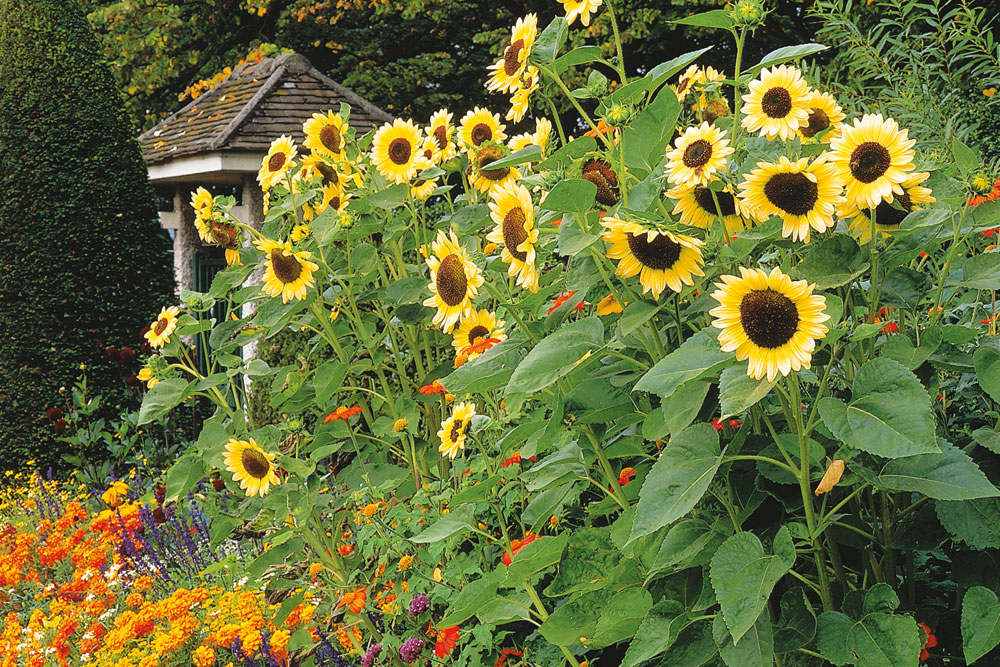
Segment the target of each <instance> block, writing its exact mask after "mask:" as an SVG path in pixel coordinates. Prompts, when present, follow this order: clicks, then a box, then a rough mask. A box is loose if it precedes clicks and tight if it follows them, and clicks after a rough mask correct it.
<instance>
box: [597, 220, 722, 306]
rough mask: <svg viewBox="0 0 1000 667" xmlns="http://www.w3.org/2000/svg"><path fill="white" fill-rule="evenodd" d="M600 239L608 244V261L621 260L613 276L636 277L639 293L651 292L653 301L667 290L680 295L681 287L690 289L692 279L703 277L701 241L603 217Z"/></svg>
mask: <svg viewBox="0 0 1000 667" xmlns="http://www.w3.org/2000/svg"><path fill="white" fill-rule="evenodd" d="M601 224H602V225H603V226H604V227H605V228H606V229H605V230H604V232H602V233H601V238H603V239H604V240H605V241H606V242H608V243H609V244H611V248H609V249H608V258H609V259H617V260H620V261H619V262H618V268H617V269H615V274H616V275H618V276H621V277H622V278H631V277H632V276H634V275H636V274H639V282H640V283H641V284H642V292H643V294H645V293H646V292H652V293H653V298H654V299H659V298H660V293H661V292H663V290H664V289H666V288H667V287H670V289H672V290H673V291H675V292H680V291H681V283H685V284H687V285H693V284H694V283H693V281H692V279H691V276H693V275H694V276H703V275H705V274H704V273H702V270H701V268H700V266H699V265H701V264H704V260H703V259H702V257H701V246H702V245H704V244H703V243H702V242H701V241H699V240H698V239H696V238H692V237H690V236H683V235H681V234H674V233H672V232H668V231H664V230H659V229H649V228H646V227H643V226H642V225H640V224H638V223H635V222H626V221H625V220H620V219H618V218H612V217H606V218H604V219H603V220H601Z"/></svg>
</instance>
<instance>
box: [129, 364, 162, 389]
mask: <svg viewBox="0 0 1000 667" xmlns="http://www.w3.org/2000/svg"><path fill="white" fill-rule="evenodd" d="M135 379H137V380H139V381H140V382H145V383H146V388H147V389H152V388H153V387H155V386H156V385H157V384H159V383H160V378H158V377H154V376H153V369H151V368H148V367H146V368H142V369H141V370H140V371H139V373H138V375H136V376H135Z"/></svg>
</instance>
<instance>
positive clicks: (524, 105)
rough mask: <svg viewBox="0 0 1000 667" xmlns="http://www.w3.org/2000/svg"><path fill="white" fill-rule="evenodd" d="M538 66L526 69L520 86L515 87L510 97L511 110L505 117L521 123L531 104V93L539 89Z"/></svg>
mask: <svg viewBox="0 0 1000 667" xmlns="http://www.w3.org/2000/svg"><path fill="white" fill-rule="evenodd" d="M539 81H540V79H539V78H538V68H537V67H535V66H534V65H532V66H530V67H528V69H527V70H525V72H524V75H523V76H522V77H521V78H520V79H519V83H518V86H517V87H516V88H515V89H514V94H513V95H511V97H510V110H509V111H508V112H507V115H506V116H505V118H506V119H507V120H512V121H514V122H515V123H520V122H521V119H522V118H524V114H526V113H528V107H529V106H531V94H532V93H533V92H535V91H536V90H538V82H539Z"/></svg>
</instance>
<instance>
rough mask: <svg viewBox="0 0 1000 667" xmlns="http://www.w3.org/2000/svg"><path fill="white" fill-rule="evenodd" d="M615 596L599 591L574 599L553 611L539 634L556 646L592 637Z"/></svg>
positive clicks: (606, 591) (572, 643)
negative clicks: (598, 622) (603, 612)
mask: <svg viewBox="0 0 1000 667" xmlns="http://www.w3.org/2000/svg"><path fill="white" fill-rule="evenodd" d="M529 546H530V545H529ZM613 595H614V593H612V592H611V591H608V590H599V591H591V592H589V593H584V594H583V595H582V596H580V597H574V598H573V599H571V600H570V601H569V602H567V603H566V604H564V605H562V606H561V607H558V608H557V609H556V610H555V611H553V612H552V613H551V614H550V615H549V617H548V618H547V619H545V622H544V623H542V625H541V627H540V628H538V632H540V633H541V635H542V636H543V637H544V638H545V639H546V640H547V641H549V642H551V643H553V644H555V645H556V646H572V645H574V644H577V643H579V641H580V637H584V638H588V637H592V636H593V634H594V631H595V630H596V629H597V621H598V619H600V617H601V612H602V610H603V609H604V607H605V606H606V605H607V604H608V602H609V601H610V600H611V597H612V596H613Z"/></svg>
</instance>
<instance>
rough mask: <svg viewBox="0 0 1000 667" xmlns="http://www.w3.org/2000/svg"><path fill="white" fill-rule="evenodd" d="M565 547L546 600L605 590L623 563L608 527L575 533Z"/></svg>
mask: <svg viewBox="0 0 1000 667" xmlns="http://www.w3.org/2000/svg"><path fill="white" fill-rule="evenodd" d="M566 546H567V549H566V556H565V557H564V558H563V559H562V561H560V563H559V572H558V573H557V574H556V576H555V577H554V578H553V579H552V583H550V584H549V585H548V587H547V588H546V589H545V590H544V591H543V592H544V593H545V594H546V595H548V596H549V597H560V596H563V595H569V594H570V593H577V592H580V591H592V590H597V589H599V588H604V587H605V586H607V585H608V582H609V580H610V576H609V575H610V574H611V571H612V570H614V568H615V565H617V564H618V563H619V562H620V561H621V560H622V553H621V552H620V551H618V549H616V548H615V545H614V543H613V542H612V541H611V527H610V526H605V527H603V528H579V529H577V530H574V531H573V532H572V533H570V534H569V541H568V542H567V545H566Z"/></svg>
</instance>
